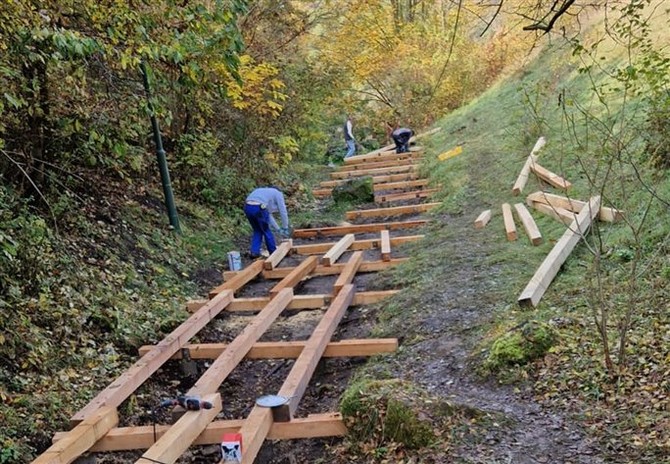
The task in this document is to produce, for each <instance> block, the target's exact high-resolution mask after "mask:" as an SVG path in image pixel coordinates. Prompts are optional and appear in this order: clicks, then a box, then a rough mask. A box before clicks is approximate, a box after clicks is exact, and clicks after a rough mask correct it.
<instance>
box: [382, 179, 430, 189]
mask: <svg viewBox="0 0 670 464" xmlns="http://www.w3.org/2000/svg"><path fill="white" fill-rule="evenodd" d="M428 182H429V181H428V179H417V180H407V181H403V182H377V183H375V184H374V186H373V189H374V191H375V192H383V191H386V190H400V189H408V188H413V187H425V186H426V185H428Z"/></svg>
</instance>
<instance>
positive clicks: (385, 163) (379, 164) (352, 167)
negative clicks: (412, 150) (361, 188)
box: [337, 158, 419, 172]
mask: <svg viewBox="0 0 670 464" xmlns="http://www.w3.org/2000/svg"><path fill="white" fill-rule="evenodd" d="M418 161H419V159H418V158H405V159H390V160H381V161H370V162H367V163H358V164H345V165H344V166H340V167H339V168H338V169H337V171H339V172H350V171H358V170H361V169H377V168H388V167H392V166H405V165H412V164H416V163H417V162H418Z"/></svg>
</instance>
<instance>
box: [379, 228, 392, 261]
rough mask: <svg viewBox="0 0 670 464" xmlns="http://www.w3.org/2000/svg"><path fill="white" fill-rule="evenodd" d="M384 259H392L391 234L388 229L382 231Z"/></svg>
mask: <svg viewBox="0 0 670 464" xmlns="http://www.w3.org/2000/svg"><path fill="white" fill-rule="evenodd" d="M381 242H382V246H381V251H382V261H391V236H390V233H389V231H388V230H382V232H381Z"/></svg>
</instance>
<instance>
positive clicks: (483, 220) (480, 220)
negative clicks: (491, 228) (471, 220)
mask: <svg viewBox="0 0 670 464" xmlns="http://www.w3.org/2000/svg"><path fill="white" fill-rule="evenodd" d="M490 220H491V210H490V209H487V210H486V211H482V213H481V214H480V215H479V216H477V219H475V229H483V228H484V227H486V224H488V223H489V221H490Z"/></svg>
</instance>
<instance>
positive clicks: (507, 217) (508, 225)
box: [502, 203, 516, 242]
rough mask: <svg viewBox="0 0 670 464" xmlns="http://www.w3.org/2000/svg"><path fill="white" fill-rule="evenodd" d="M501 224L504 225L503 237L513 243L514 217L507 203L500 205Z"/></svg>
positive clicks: (514, 235) (514, 234)
mask: <svg viewBox="0 0 670 464" xmlns="http://www.w3.org/2000/svg"><path fill="white" fill-rule="evenodd" d="M502 215H503V222H504V223H505V235H506V236H507V240H509V241H510V242H513V241H514V240H516V224H514V216H512V207H511V206H510V205H509V203H503V204H502Z"/></svg>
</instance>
